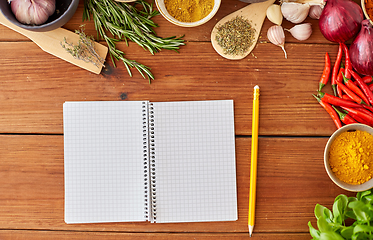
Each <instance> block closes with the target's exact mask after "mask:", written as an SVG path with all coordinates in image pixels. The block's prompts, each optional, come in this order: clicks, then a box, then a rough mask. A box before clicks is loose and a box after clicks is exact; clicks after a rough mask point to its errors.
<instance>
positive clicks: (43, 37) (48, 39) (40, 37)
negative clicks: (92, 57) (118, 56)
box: [0, 13, 108, 74]
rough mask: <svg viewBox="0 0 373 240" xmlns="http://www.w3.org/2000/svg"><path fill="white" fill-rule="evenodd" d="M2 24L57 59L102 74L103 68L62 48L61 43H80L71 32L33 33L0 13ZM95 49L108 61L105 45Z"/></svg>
mask: <svg viewBox="0 0 373 240" xmlns="http://www.w3.org/2000/svg"><path fill="white" fill-rule="evenodd" d="M0 23H1V24H2V25H4V26H6V27H8V28H10V29H12V30H14V31H16V32H19V33H20V34H22V35H24V36H26V37H28V38H29V39H31V40H32V41H33V42H34V43H36V44H37V45H38V46H39V47H40V48H41V49H42V50H44V51H45V52H47V53H50V54H52V55H54V56H56V57H59V58H61V59H63V60H65V61H67V62H70V63H72V64H74V65H76V66H78V67H81V68H83V69H86V70H88V71H91V72H93V73H96V74H100V72H101V69H102V66H95V65H94V64H93V63H89V62H84V61H83V60H78V59H76V58H74V57H73V56H72V55H71V54H70V53H68V52H67V51H66V50H65V49H64V48H62V46H61V42H63V41H64V38H66V41H67V42H69V43H73V44H74V45H77V44H78V42H79V38H80V37H79V35H78V34H76V33H74V32H71V31H69V30H66V29H63V28H58V29H55V30H52V31H48V32H33V31H29V30H26V29H23V28H21V27H18V26H16V25H14V24H13V23H11V22H10V21H9V20H8V19H6V18H5V17H4V15H3V14H1V13H0ZM95 49H96V51H97V53H98V55H100V56H101V57H102V58H103V59H106V55H107V52H108V48H107V47H106V46H105V45H102V44H100V43H97V42H95Z"/></svg>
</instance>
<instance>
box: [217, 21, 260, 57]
mask: <svg viewBox="0 0 373 240" xmlns="http://www.w3.org/2000/svg"><path fill="white" fill-rule="evenodd" d="M217 30H218V31H217V32H216V37H215V39H216V41H217V43H218V44H219V46H220V47H221V48H222V49H223V50H224V54H228V55H233V56H237V55H244V54H245V52H246V51H247V50H248V49H249V48H250V47H251V45H252V44H253V40H254V38H255V32H256V30H255V28H252V26H251V24H250V21H249V20H247V19H244V18H243V17H242V16H237V17H236V18H234V19H232V20H229V21H228V22H225V23H224V24H222V25H220V26H218V27H217Z"/></svg>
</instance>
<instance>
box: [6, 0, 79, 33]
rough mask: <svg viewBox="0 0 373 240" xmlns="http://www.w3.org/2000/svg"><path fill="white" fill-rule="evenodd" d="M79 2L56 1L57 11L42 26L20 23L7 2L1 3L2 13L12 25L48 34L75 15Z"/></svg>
mask: <svg viewBox="0 0 373 240" xmlns="http://www.w3.org/2000/svg"><path fill="white" fill-rule="evenodd" d="M78 5H79V0H56V11H55V12H54V14H53V15H52V16H50V17H49V18H48V20H47V22H45V23H43V24H41V25H27V24H23V23H20V22H19V21H18V20H17V19H16V17H15V16H14V14H13V12H12V9H11V8H10V4H9V3H8V1H7V0H3V1H0V11H1V13H2V14H3V15H4V17H5V18H7V19H8V20H9V21H10V22H11V23H13V24H14V25H16V26H18V27H21V28H24V29H26V30H30V31H34V32H46V31H51V30H54V29H57V28H59V27H62V26H63V25H64V24H66V23H67V22H68V21H69V20H70V19H71V17H72V16H73V15H74V13H75V11H76V9H77V8H78Z"/></svg>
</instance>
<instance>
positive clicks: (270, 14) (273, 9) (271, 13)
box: [267, 4, 283, 25]
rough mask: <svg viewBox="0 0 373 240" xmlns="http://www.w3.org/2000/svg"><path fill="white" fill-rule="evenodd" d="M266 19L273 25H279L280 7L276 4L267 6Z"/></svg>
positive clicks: (280, 19) (280, 20) (281, 17)
mask: <svg viewBox="0 0 373 240" xmlns="http://www.w3.org/2000/svg"><path fill="white" fill-rule="evenodd" d="M267 18H268V19H269V21H271V22H273V23H274V24H277V25H281V24H282V19H283V16H282V13H281V6H280V5H278V4H272V5H271V6H269V7H268V8H267Z"/></svg>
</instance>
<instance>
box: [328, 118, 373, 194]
mask: <svg viewBox="0 0 373 240" xmlns="http://www.w3.org/2000/svg"><path fill="white" fill-rule="evenodd" d="M353 130H360V131H365V132H368V133H370V134H371V135H373V128H372V127H370V126H368V125H365V124H360V123H354V124H349V125H345V126H343V127H341V128H340V129H338V130H337V131H335V132H334V133H333V134H332V136H331V137H330V138H329V140H328V142H327V144H326V147H325V151H324V166H325V169H326V172H327V173H328V175H329V177H330V179H331V180H332V181H333V182H334V183H335V184H336V185H337V186H339V187H340V188H343V189H345V190H347V191H351V192H361V191H365V190H368V189H371V188H372V187H373V178H372V179H370V180H369V181H367V182H365V183H362V184H359V185H353V184H348V183H345V182H343V181H341V180H340V179H339V178H337V176H336V175H335V174H334V173H333V171H332V169H331V168H330V165H329V150H330V147H331V145H332V143H333V141H334V139H335V138H336V137H338V136H339V135H340V134H341V133H344V132H347V131H353Z"/></svg>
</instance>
